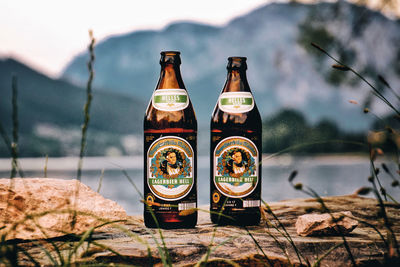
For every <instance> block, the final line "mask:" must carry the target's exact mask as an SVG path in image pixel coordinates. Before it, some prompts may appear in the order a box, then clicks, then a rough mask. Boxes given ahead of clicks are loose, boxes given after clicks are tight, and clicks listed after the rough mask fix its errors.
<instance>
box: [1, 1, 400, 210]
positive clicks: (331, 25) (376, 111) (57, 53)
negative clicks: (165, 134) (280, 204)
mask: <svg viewBox="0 0 400 267" xmlns="http://www.w3.org/2000/svg"><path fill="white" fill-rule="evenodd" d="M399 2H400V1H398V0H360V1H327V2H322V1H265V0H247V1H239V0H219V1H205V0H203V1H201V2H199V1H196V2H192V1H183V0H181V1H180V0H171V1H145V2H140V3H139V2H135V1H122V0H117V1H113V2H112V4H110V2H109V1H84V2H82V1H51V0H39V1H34V2H32V1H22V0H17V1H2V2H1V3H0V123H1V128H2V129H3V130H2V137H3V139H4V138H5V137H6V138H7V137H8V138H9V139H12V129H13V126H12V125H13V123H12V101H11V98H12V90H11V88H12V76H13V75H14V76H15V77H17V88H18V99H17V103H18V121H19V129H18V133H19V142H18V156H19V157H20V166H21V168H22V169H23V170H24V173H25V176H30V177H32V176H35V177H43V176H44V166H45V165H46V167H47V175H48V177H58V178H76V168H77V166H78V165H77V164H78V156H79V149H80V138H81V125H82V122H83V105H84V103H85V101H86V92H85V87H86V82H87V80H88V75H89V74H88V70H87V65H86V64H87V61H88V59H89V56H88V52H87V45H88V44H89V41H90V40H89V37H88V36H89V35H88V30H89V29H92V30H93V32H94V36H95V38H96V47H95V56H96V59H95V62H94V69H95V78H94V84H93V85H94V92H93V94H94V97H93V102H92V108H91V111H90V114H91V116H90V118H91V120H90V124H89V130H88V140H87V142H88V143H87V149H86V152H85V155H86V156H87V157H86V158H85V159H84V169H83V170H84V172H83V176H82V181H83V182H84V183H86V184H88V185H89V186H91V187H92V188H93V189H94V190H97V189H98V188H99V184H100V183H99V181H100V177H104V178H103V181H102V183H101V188H100V193H102V194H103V195H104V196H106V197H109V198H111V199H114V200H116V201H117V202H118V203H120V204H121V205H122V206H124V208H125V209H126V210H127V211H128V213H140V212H141V209H142V207H141V205H139V202H138V200H139V195H138V193H137V192H136V191H135V189H134V188H133V187H132V186H130V185H129V183H128V181H127V180H126V178H125V177H124V175H123V174H122V172H121V170H120V168H123V169H126V170H128V173H129V175H130V176H131V177H132V179H133V180H134V181H135V183H137V185H138V187H139V188H142V186H143V181H142V180H143V175H142V173H143V170H142V168H143V167H142V161H143V158H142V154H143V144H142V138H143V135H142V131H143V129H142V122H143V116H144V112H145V109H146V106H147V104H148V102H149V100H150V97H151V94H152V92H153V90H154V87H155V85H156V82H157V79H158V75H159V71H160V65H159V64H158V61H159V57H160V51H163V50H179V51H181V58H182V65H181V72H182V76H183V80H184V82H185V85H186V88H187V90H188V92H189V95H190V98H191V100H192V102H193V105H194V108H195V112H196V115H197V120H198V124H199V136H198V155H199V164H198V166H199V169H198V180H199V184H198V191H199V203H200V204H201V205H204V204H207V203H208V198H209V191H208V190H209V189H208V186H209V166H208V163H209V159H208V155H209V121H210V117H211V113H212V111H213V108H214V106H215V103H216V101H217V98H218V95H219V93H220V91H221V89H222V86H223V84H224V81H225V78H226V64H227V58H228V57H229V56H246V57H247V58H248V81H249V84H250V87H251V89H252V92H253V94H254V96H255V100H256V104H257V106H258V108H259V110H260V112H261V115H262V118H263V153H264V160H263V198H264V199H265V200H267V201H275V200H280V199H285V198H294V197H299V196H302V195H301V194H300V193H298V192H296V191H295V190H293V189H292V188H291V186H290V185H289V183H288V182H287V177H288V176H289V174H290V172H291V171H293V170H298V171H299V177H300V178H299V179H302V181H304V182H305V183H307V184H309V185H310V186H312V187H313V188H315V189H316V190H317V191H318V192H319V193H320V194H321V195H337V194H349V193H352V192H354V191H355V190H356V189H357V188H359V187H360V186H363V185H365V184H368V182H367V177H368V176H369V160H368V148H367V145H366V144H367V141H371V140H374V143H375V145H377V146H378V147H379V148H380V149H381V151H382V152H383V153H384V154H385V155H386V156H387V157H389V159H390V157H391V156H393V157H395V155H396V153H397V151H398V146H399V144H400V141H399V139H397V140H395V139H393V138H388V137H387V136H386V135H385V134H382V133H383V132H384V129H385V127H387V125H390V127H392V128H395V129H399V128H400V127H399V122H398V120H397V119H396V115H395V112H394V111H393V110H392V109H390V108H389V107H388V105H386V104H384V103H383V102H382V101H381V100H380V99H378V98H377V97H376V96H375V95H374V94H373V92H372V90H371V87H369V86H368V85H367V84H366V83H364V82H363V81H362V80H361V79H360V78H358V77H357V76H355V75H354V74H353V73H351V72H350V71H340V70H337V69H334V68H332V64H334V63H335V62H334V61H333V60H332V59H330V58H329V57H328V56H327V55H325V54H324V53H322V52H321V51H320V50H318V49H316V48H315V47H313V46H311V43H312V42H313V43H315V44H317V45H319V46H320V47H321V48H323V49H324V50H325V51H327V52H328V53H329V54H331V55H332V56H333V57H335V58H336V59H338V60H340V61H342V62H343V63H345V64H347V65H349V66H351V67H352V68H354V69H355V70H357V72H358V73H359V74H361V75H362V76H363V77H364V78H366V79H367V80H368V81H369V82H370V83H371V84H372V85H373V86H375V87H376V88H377V90H379V92H380V93H381V94H382V95H384V96H385V97H386V98H387V99H388V100H389V101H390V102H391V103H392V104H393V106H395V107H399V99H400V98H399V94H400V20H399V16H400V3H399ZM385 83H387V84H389V85H390V87H391V88H392V89H391V90H389V88H388V86H386V85H385ZM396 127H397V128H396ZM396 142H397V143H396ZM358 143H363V144H365V145H360V144H358ZM280 151H284V152H285V153H282V154H280V155H279V156H273V155H274V153H278V152H280ZM271 155H272V156H271ZM46 156H47V157H48V158H49V159H48V163H47V164H46V159H45V158H46ZM0 157H1V159H0V177H9V176H10V170H11V161H10V150H9V148H8V147H7V145H6V143H5V142H3V140H0ZM388 166H389V168H391V169H392V170H393V171H395V168H396V163H395V162H392V161H391V160H390V162H389V163H388ZM102 172H103V174H102ZM385 179H386V178H383V180H385ZM386 180H387V183H388V184H390V182H391V181H390V179H386ZM277 188H280V190H277ZM397 191H399V190H397ZM393 194H395V195H396V192H393ZM397 195H399V194H398V193H397Z"/></svg>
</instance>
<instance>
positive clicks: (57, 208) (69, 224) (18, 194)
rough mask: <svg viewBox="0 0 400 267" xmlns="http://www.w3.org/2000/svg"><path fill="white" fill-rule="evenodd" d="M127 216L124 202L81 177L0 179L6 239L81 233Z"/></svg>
mask: <svg viewBox="0 0 400 267" xmlns="http://www.w3.org/2000/svg"><path fill="white" fill-rule="evenodd" d="M100 218H101V219H100ZM126 218H127V215H126V212H125V210H124V209H123V208H122V207H121V206H120V205H118V204H117V203H116V202H114V201H112V200H109V199H106V198H104V197H103V196H102V195H100V194H99V193H96V192H94V191H93V190H92V189H91V188H90V187H88V186H86V185H84V184H83V183H81V182H79V181H78V180H65V179H53V178H14V179H0V235H1V236H3V238H4V239H5V240H9V239H26V240H30V239H44V238H54V237H59V236H64V235H65V234H66V233H70V234H72V233H73V234H81V233H84V232H85V231H86V230H87V229H89V228H90V227H96V226H98V225H101V224H103V223H104V221H103V220H105V221H108V220H124V219H126ZM102 219H103V220H102Z"/></svg>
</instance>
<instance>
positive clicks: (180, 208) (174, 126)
mask: <svg viewBox="0 0 400 267" xmlns="http://www.w3.org/2000/svg"><path fill="white" fill-rule="evenodd" d="M180 64H181V59H180V53H179V52H176V51H166V52H161V59H160V65H161V72H160V78H159V80H158V83H157V86H156V89H155V90H154V92H153V96H152V98H151V100H150V103H149V105H148V107H147V110H146V115H145V117H144V183H143V184H144V202H145V204H144V223H145V225H146V226H147V227H151V228H154V227H161V228H190V227H194V226H195V225H196V222H197V210H196V208H197V148H196V142H197V121H196V115H195V113H194V110H193V106H192V103H191V101H190V98H189V95H188V93H187V91H186V89H185V85H184V84H183V80H182V77H181V73H180Z"/></svg>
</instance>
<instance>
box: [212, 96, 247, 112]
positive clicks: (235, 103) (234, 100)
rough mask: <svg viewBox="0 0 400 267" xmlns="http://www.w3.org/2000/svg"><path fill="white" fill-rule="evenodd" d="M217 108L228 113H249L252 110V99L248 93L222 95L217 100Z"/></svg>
mask: <svg viewBox="0 0 400 267" xmlns="http://www.w3.org/2000/svg"><path fill="white" fill-rule="evenodd" d="M218 107H219V109H220V110H222V111H223V112H228V113H244V112H249V111H250V110H252V109H253V108H254V98H253V95H252V94H251V93H250V92H227V93H222V94H221V95H220V96H219V99H218Z"/></svg>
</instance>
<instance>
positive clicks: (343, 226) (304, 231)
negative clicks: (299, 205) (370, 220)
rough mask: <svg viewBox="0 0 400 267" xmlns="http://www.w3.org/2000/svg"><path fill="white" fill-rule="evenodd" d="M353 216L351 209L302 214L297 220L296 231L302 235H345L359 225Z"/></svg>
mask: <svg viewBox="0 0 400 267" xmlns="http://www.w3.org/2000/svg"><path fill="white" fill-rule="evenodd" d="M332 217H333V218H334V219H335V220H336V221H334V219H333V218H332ZM351 217H353V214H352V213H351V212H350V211H344V212H335V213H332V214H329V213H323V214H305V215H301V216H299V217H298V219H297V221H296V231H297V234H298V235H301V236H326V235H340V233H341V234H343V235H345V234H348V233H350V232H351V231H353V230H354V228H356V227H357V225H358V221H357V220H354V219H351Z"/></svg>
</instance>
